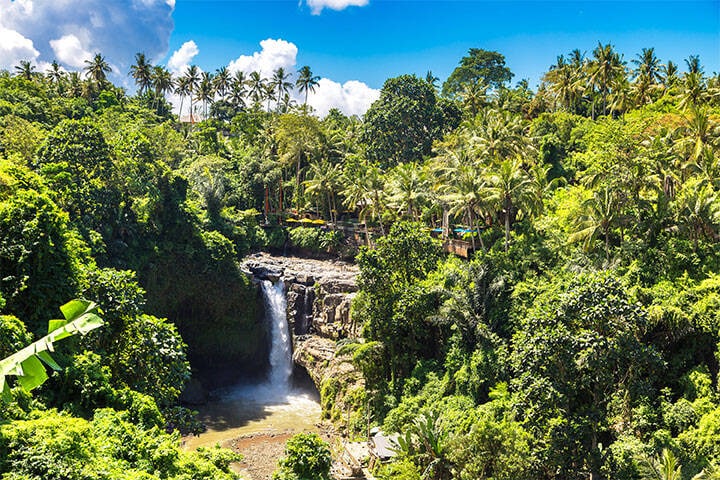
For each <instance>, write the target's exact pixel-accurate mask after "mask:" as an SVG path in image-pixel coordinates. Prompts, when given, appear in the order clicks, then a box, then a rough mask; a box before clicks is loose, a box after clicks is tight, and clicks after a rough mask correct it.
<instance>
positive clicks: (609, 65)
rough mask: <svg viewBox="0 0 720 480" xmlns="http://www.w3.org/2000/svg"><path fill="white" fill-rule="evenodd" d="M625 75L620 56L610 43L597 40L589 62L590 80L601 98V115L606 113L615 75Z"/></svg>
mask: <svg viewBox="0 0 720 480" xmlns="http://www.w3.org/2000/svg"><path fill="white" fill-rule="evenodd" d="M620 75H625V68H624V67H623V62H622V60H621V59H620V56H619V55H618V54H617V53H616V52H615V51H613V47H612V45H610V44H609V43H608V44H607V45H602V44H601V43H600V42H598V46H597V48H595V50H593V60H592V62H591V63H590V81H591V83H592V84H593V85H596V86H597V87H598V88H599V90H600V93H601V94H602V99H603V115H606V114H607V97H608V94H609V93H610V87H611V85H612V82H613V81H615V79H616V77H618V76H620Z"/></svg>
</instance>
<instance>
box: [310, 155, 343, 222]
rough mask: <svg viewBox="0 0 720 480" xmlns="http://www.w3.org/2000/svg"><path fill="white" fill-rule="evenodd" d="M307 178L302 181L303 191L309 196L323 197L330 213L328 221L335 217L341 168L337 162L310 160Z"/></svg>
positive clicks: (334, 219) (333, 220)
mask: <svg viewBox="0 0 720 480" xmlns="http://www.w3.org/2000/svg"><path fill="white" fill-rule="evenodd" d="M308 177H309V178H308V179H307V180H305V181H304V182H303V185H305V193H306V194H307V195H310V197H313V196H318V197H320V198H323V197H324V198H325V201H326V202H327V203H326V206H327V209H328V212H329V214H330V222H331V223H333V224H334V223H335V221H336V219H337V203H336V193H337V191H338V190H339V188H340V178H341V170H340V165H339V164H334V165H333V164H331V163H330V162H328V161H327V160H320V161H315V162H311V163H310V166H309V170H308Z"/></svg>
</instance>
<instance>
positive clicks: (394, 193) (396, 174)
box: [388, 162, 430, 221]
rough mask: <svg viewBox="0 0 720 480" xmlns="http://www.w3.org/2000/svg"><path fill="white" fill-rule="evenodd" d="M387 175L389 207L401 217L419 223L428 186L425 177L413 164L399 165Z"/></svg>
mask: <svg viewBox="0 0 720 480" xmlns="http://www.w3.org/2000/svg"><path fill="white" fill-rule="evenodd" d="M389 175H390V181H389V182H388V183H389V185H388V187H389V191H390V197H389V199H388V200H389V203H390V206H391V207H393V208H394V209H395V211H396V212H397V214H398V215H400V216H401V217H406V218H409V219H413V220H416V221H419V220H420V211H421V208H422V206H423V204H424V203H425V200H426V199H427V196H428V190H429V186H430V185H429V183H428V180H427V175H426V174H425V172H424V171H423V169H422V168H421V167H420V165H418V164H417V163H415V162H411V163H401V164H400V165H398V166H396V167H395V168H394V169H393V170H391V171H390V172H389Z"/></svg>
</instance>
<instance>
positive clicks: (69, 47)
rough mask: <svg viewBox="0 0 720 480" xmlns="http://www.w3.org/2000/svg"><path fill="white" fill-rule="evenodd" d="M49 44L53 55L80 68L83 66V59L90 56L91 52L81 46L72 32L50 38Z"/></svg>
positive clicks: (88, 58)
mask: <svg viewBox="0 0 720 480" xmlns="http://www.w3.org/2000/svg"><path fill="white" fill-rule="evenodd" d="M50 46H51V47H52V49H53V52H55V57H56V58H57V59H58V60H59V61H60V62H62V63H64V64H65V65H68V66H70V67H75V68H77V69H81V68H83V67H84V66H85V61H86V60H90V59H91V58H92V54H91V53H90V52H89V51H87V50H85V49H84V48H83V46H82V42H80V39H79V38H78V37H76V36H75V35H73V34H69V35H63V36H62V37H60V38H58V39H55V40H50Z"/></svg>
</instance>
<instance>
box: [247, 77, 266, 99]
mask: <svg viewBox="0 0 720 480" xmlns="http://www.w3.org/2000/svg"><path fill="white" fill-rule="evenodd" d="M266 82H267V81H266V80H265V79H264V78H262V77H261V76H260V72H250V77H249V78H248V80H247V86H248V95H249V96H250V99H251V100H252V101H253V102H254V103H261V102H262V101H263V100H264V99H265V91H266V90H265V84H266Z"/></svg>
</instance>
